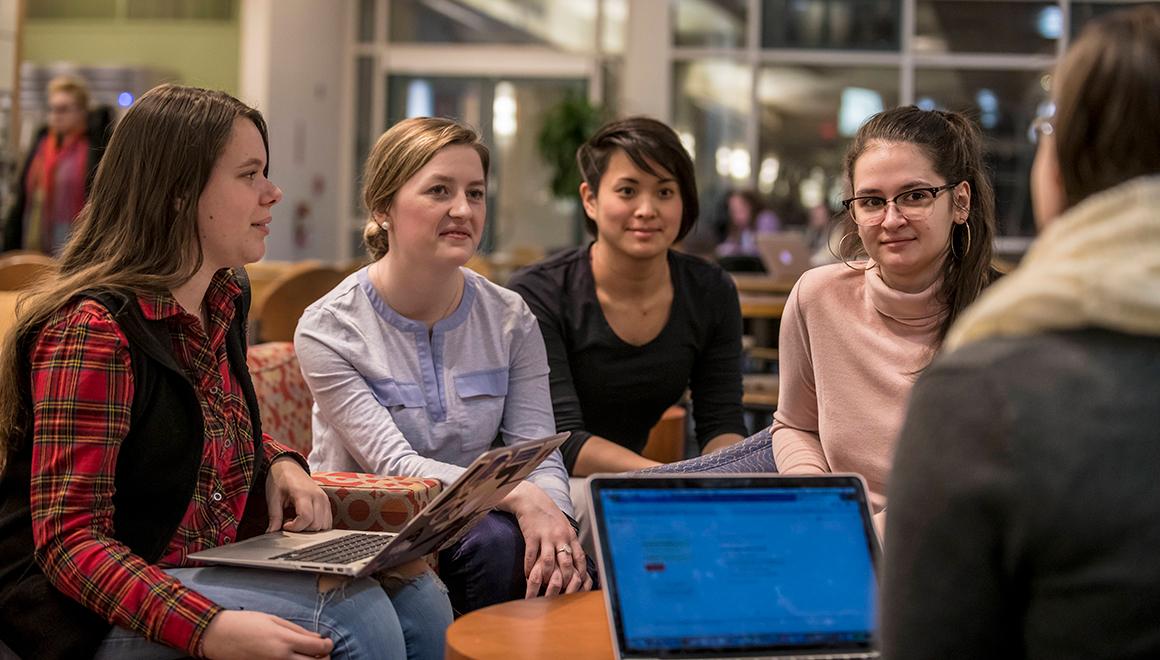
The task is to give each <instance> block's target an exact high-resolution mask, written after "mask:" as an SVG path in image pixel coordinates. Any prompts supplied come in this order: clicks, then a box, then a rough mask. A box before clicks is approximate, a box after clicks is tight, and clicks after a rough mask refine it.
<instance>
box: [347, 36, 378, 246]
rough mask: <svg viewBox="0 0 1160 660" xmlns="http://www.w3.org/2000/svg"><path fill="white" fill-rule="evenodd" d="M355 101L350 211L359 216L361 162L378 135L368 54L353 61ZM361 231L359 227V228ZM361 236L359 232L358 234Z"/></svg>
mask: <svg viewBox="0 0 1160 660" xmlns="http://www.w3.org/2000/svg"><path fill="white" fill-rule="evenodd" d="M354 75H355V86H354V88H355V101H354V169H353V170H352V171H353V172H354V177H355V185H354V190H352V194H353V195H354V199H352V200H351V207H350V208H351V212H352V213H353V214H354V215H355V216H358V217H361V216H362V215H363V213H365V212H366V209H364V208H363V201H362V170H363V163H365V162H366V159H367V156H368V155H370V152H371V142H372V141H373V140H377V139H378V137H379V136H377V135H372V134H371V131H373V130H374V128H373V127H372V126H371V112H372V109H371V105H372V99H371V94H372V93H373V90H374V75H375V60H374V58H373V57H370V56H368V55H362V56H360V57H359V58H358V61H357V62H355V74H354ZM360 231H361V229H360ZM360 236H361V234H360Z"/></svg>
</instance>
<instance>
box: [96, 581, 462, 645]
mask: <svg viewBox="0 0 1160 660" xmlns="http://www.w3.org/2000/svg"><path fill="white" fill-rule="evenodd" d="M165 572H166V573H169V574H170V575H172V576H174V577H176V578H177V579H179V580H181V582H182V584H184V585H185V586H187V587H189V588H190V589H193V590H194V591H196V592H198V593H200V594H202V595H203V596H205V597H206V598H209V599H210V600H212V601H214V602H215V603H217V604H218V605H221V606H222V607H225V608H227V609H234V610H254V611H258V612H265V613H267V614H273V615H274V616H279V617H282V618H283V619H286V620H287V621H291V622H293V623H296V624H298V625H300V626H302V627H303V628H306V629H307V630H313V631H316V632H318V633H321V634H322V635H323V636H324V637H328V638H330V639H332V640H333V641H334V650H333V651H332V652H331V655H330V657H331V658H335V659H336V660H337V659H338V658H348V659H350V660H356V659H361V658H367V659H376V658H398V659H402V658H404V657H405V658H407V659H408V660H435V659H437V658H442V657H443V645H444V636H445V634H446V630H447V626H449V625H451V606H450V604H449V603H448V601H447V595H446V593H445V592H444V590H443V587H442V585H441V584H440V583H439V581H438V578H436V577H435V576H434V575H433V574H432V573H430V572H427V573H424V574H422V575H420V576H419V577H417V578H415V579H413V580H408V581H405V582H402V583H401V584H399V585H398V586H397V587H396V586H392V587H391V594H390V596H389V597H388V596H387V592H385V591H384V590H383V587H382V586H381V585H380V584H379V583H378V582H376V581H375V580H372V579H370V578H363V579H360V580H352V581H350V582H348V583H346V584H345V585H344V586H341V587H336V588H335V589H333V590H331V591H329V592H326V593H319V591H318V577H317V576H314V575H310V574H307V573H290V572H283V571H265V570H257V569H252V568H229V567H222V566H215V567H208V568H172V569H167V570H166V571H165ZM183 657H186V654H185V653H183V652H181V651H178V650H176V649H172V648H169V647H167V646H163V645H161V644H157V643H154V642H150V641H149V640H147V639H145V638H144V637H141V636H140V635H138V634H137V633H135V632H132V631H130V630H127V629H125V628H121V627H116V628H114V629H113V630H112V631H111V632H110V633H109V636H108V637H106V638H105V641H104V643H103V644H102V645H101V648H100V649H99V650H98V651H97V654H96V656H95V658H96V660H112V659H113V658H116V659H118V660H120V659H121V658H128V659H133V660H138V659H144V660H165V659H168V658H183Z"/></svg>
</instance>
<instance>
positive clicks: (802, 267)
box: [757, 231, 810, 282]
mask: <svg viewBox="0 0 1160 660" xmlns="http://www.w3.org/2000/svg"><path fill="white" fill-rule="evenodd" d="M757 253H758V254H759V255H760V256H761V263H762V264H763V265H764V266H765V272H766V274H767V275H768V276H769V277H771V278H774V279H777V280H784V281H786V282H796V281H797V279H798V278H799V277H801V275H802V273H804V272H806V271H807V270H809V268H810V247H809V244H808V243H807V242H806V236H805V234H803V233H801V232H797V231H786V232H779V233H776V234H758V236H757Z"/></svg>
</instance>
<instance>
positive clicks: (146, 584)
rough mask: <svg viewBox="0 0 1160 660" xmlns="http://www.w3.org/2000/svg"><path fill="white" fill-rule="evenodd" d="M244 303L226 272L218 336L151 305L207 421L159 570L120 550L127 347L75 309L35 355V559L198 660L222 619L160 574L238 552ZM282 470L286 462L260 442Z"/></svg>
mask: <svg viewBox="0 0 1160 660" xmlns="http://www.w3.org/2000/svg"><path fill="white" fill-rule="evenodd" d="M240 292H241V289H240V288H239V287H238V284H237V282H236V281H235V280H234V278H233V275H231V274H230V273H229V271H228V270H222V271H219V272H218V273H217V274H216V275H215V276H214V278H213V281H212V282H211V284H210V287H209V290H208V291H207V292H206V296H205V304H206V309H207V311H208V317H209V326H208V328H209V332H208V336H207V333H206V332H204V331H203V330H202V327H201V321H200V320H199V319H198V317H196V316H194V315H191V314H189V313H187V312H185V311H184V310H183V309H182V308H181V306H180V305H178V303H177V301H176V300H174V298H173V296H172V295H170V294H168V293H165V294H160V295H142V296H139V297H138V302H139V304H140V306H141V310H142V312H143V313H144V316H145V318H146V319H164V320H165V322H166V323H167V324H168V326H169V331H170V333H171V334H172V337H173V353H174V357H175V358H176V361H177V363H178V364H179V365H181V366H182V367H183V368H184V369H185V371H186V373H187V374H188V375H189V377H190V379H191V380H192V382H193V383H194V387H195V389H196V391H197V399H198V403H199V404H200V406H201V410H202V414H203V418H204V420H205V447H204V451H203V454H202V463H201V467H200V469H199V471H198V476H197V486H196V488H195V491H194V496H193V499H192V500H191V501H190V502H189V508H188V509H186V512H185V515H184V517H183V518H182V521H181V524H180V525H179V526H178V529H177V532H176V534H175V535H174V536H173V538H172V540H171V541H170V542H169V545H168V547H167V549H166V551H165V553H164V555H163V556H162V557H161V560H160V561H158V562H157V564H148V563H146V562H145V560H144V559H142V558H141V557H139V556H137V555H134V554H132V553H131V552H130V551H129V548H128V547H126V546H125V545H123V544H121V543H120V542H119V541H117V540H116V539H115V538H113V490H114V471H115V470H116V466H117V452H118V451H119V450H120V447H121V442H122V440H123V439H124V437H125V435H126V433H127V432H128V431H129V420H130V410H131V408H132V404H133V370H132V368H131V366H130V364H129V350H128V345H127V339H126V337H125V335H124V333H123V332H122V331H121V329H120V327H119V326H118V325H117V323H116V321H115V320H114V319H113V317H112V315H111V314H110V313H109V312H108V310H106V309H105V308H104V307H103V306H101V305H100V304H99V303H97V302H94V301H92V300H84V301H81V302H78V303H74V304H71V305H68V306H66V307H65V308H64V309H62V310H61V311H60V312H59V313H58V314H57V315H56V316H55V317H53V318H52V319H51V320H50V321H49V322H48V323H47V324H46V326H45V328H44V330H43V331H42V332H41V333H40V335H39V337H38V338H37V341H36V343H35V345H34V347H33V349H32V355H31V357H32V399H33V415H34V424H33V450H32V494H31V507H32V531H33V538H34V539H35V543H36V558H37V561H38V563H39V564H40V566H41V567H42V569H43V570H44V573H45V575H46V576H47V577H48V579H49V580H50V581H51V582H52V583H53V584H54V585H55V586H56V587H57V588H58V589H60V590H61V591H62V592H63V593H65V594H67V595H68V596H70V597H72V598H74V599H76V600H77V601H79V602H80V603H82V604H83V605H85V606H86V607H88V608H89V609H91V610H93V611H94V612H96V613H98V614H100V615H101V616H103V617H105V618H106V619H108V620H110V621H112V622H113V623H115V624H117V625H120V626H124V627H125V628H128V629H130V630H133V631H135V632H137V633H140V634H141V635H143V636H145V637H147V638H149V639H151V640H154V641H157V642H161V643H163V644H167V645H169V646H173V647H176V648H178V649H182V650H184V651H186V652H188V653H191V654H194V655H197V653H198V649H199V648H200V644H201V638H202V635H203V633H204V632H205V629H206V627H207V626H208V625H209V622H210V619H212V618H213V617H214V615H216V614H217V613H218V612H219V611H220V610H221V608H220V607H219V606H217V605H216V604H214V603H213V602H211V601H210V600H209V599H207V598H205V597H204V596H202V595H201V594H198V593H196V592H194V591H191V590H189V589H187V588H185V587H184V586H182V584H181V583H180V582H179V581H178V580H176V579H174V578H173V577H170V576H169V575H168V574H166V573H165V572H164V571H162V568H169V567H178V566H184V565H186V564H187V560H186V557H187V556H188V555H189V553H192V552H197V551H198V550H202V549H204V548H210V547H213V546H218V545H221V544H223V543H229V542H230V541H231V540H233V539H234V537H235V535H236V533H237V527H238V523H239V521H240V520H241V517H242V512H243V511H244V510H245V507H246V498H247V495H248V493H249V490H250V484H251V481H252V479H253V472H254V459H255V456H254V455H253V453H252V451H250V448H251V447H252V446H253V442H252V437H253V433H252V430H251V429H252V426H251V425H250V414H249V409H248V408H247V406H246V403H245V399H244V398H243V396H242V391H241V387H240V385H239V383H238V382H237V381H236V379H235V378H234V377H233V376H232V374H231V373H230V368H229V362H228V360H227V357H226V341H225V339H226V334H227V332H228V331H229V327H230V323H231V322H232V321H233V317H234V312H235V307H234V299H235V297H236V296H238V295H239V294H240ZM263 447H264V450H265V453H266V456H267V457H268V458H269V459H270V460H273V459H274V458H276V457H278V456H280V455H282V454H291V455H293V452H290V451H289V450H287V449H285V448H284V447H282V446H280V445H278V444H276V443H274V442H273V441H272V440H270V438H269V437H268V436H267V437H263Z"/></svg>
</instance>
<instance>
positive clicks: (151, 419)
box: [0, 284, 269, 658]
mask: <svg viewBox="0 0 1160 660" xmlns="http://www.w3.org/2000/svg"><path fill="white" fill-rule="evenodd" d="M88 297H91V298H93V299H94V300H96V301H98V302H100V303H101V304H102V305H104V306H105V307H106V308H107V309H109V310H110V312H112V314H113V316H114V318H116V320H117V323H118V324H119V325H120V327H121V330H122V331H123V332H124V333H125V335H126V337H127V338H128V345H129V354H130V362H131V364H132V367H133V383H134V397H133V406H132V412H131V421H130V427H129V428H130V430H129V433H128V434H127V435H126V437H125V439H124V442H123V445H122V448H121V451H120V453H119V457H118V459H117V473H116V475H115V485H116V494H115V496H114V498H113V503H114V510H115V513H114V527H115V529H116V536H117V540H119V541H121V542H122V543H124V544H125V545H127V546H128V547H129V548H130V549H131V550H132V551H133V552H134V553H135V554H137V555H139V556H141V557H142V558H143V559H145V561H147V562H150V563H154V562H156V561H157V560H158V559H159V558H160V557H161V555H162V554H163V553H164V551H165V548H166V547H167V545H168V544H169V541H170V539H171V538H172V537H173V533H174V532H175V531H176V529H177V527H178V525H179V524H180V522H181V518H182V516H183V515H184V513H185V510H186V508H187V507H188V505H189V501H190V499H191V498H192V497H193V489H194V487H195V485H196V482H197V472H198V468H199V466H200V465H201V456H202V448H203V444H204V438H205V434H204V428H203V423H204V420H203V418H202V414H201V409H200V406H199V405H198V402H197V397H196V394H195V390H194V386H193V384H192V383H191V382H190V381H189V379H188V377H187V376H186V375H185V372H184V371H183V370H182V369H181V367H180V366H179V365H178V364H177V362H176V361H175V360H174V358H173V355H172V349H171V348H170V346H171V344H170V338H169V333H168V329H167V327H166V326H165V322H164V321H149V320H146V319H145V317H144V315H143V314H142V313H141V309H140V307H139V306H138V305H137V302H136V300H129V299H127V298H124V297H121V296H117V295H114V294H110V293H94V294H91V295H89V296H88ZM236 304H237V308H238V309H237V313H236V314H235V316H234V322H233V325H232V326H231V327H230V331H229V334H228V335H227V339H226V350H227V354H228V358H229V363H230V367H231V369H232V370H233V372H234V377H235V378H237V380H238V383H239V384H240V386H241V388H242V391H243V394H244V397H245V400H246V403H247V404H248V406H249V409H250V419H251V421H252V424H253V437H254V451H255V452H256V459H255V470H254V482H253V486H252V487H251V490H250V494H249V499H248V500H247V505H246V511H245V514H244V516H243V520H242V524H241V526H240V528H239V532H238V536H239V538H244V537H246V536H252V535H254V534H256V533H260V532H261V531H263V527H264V524H265V522H266V511H265V496H264V493H263V488H264V486H265V481H266V478H265V474H266V472H267V471H268V469H269V465H268V463H267V462H266V459H265V454H264V452H263V451H262V428H261V417H260V415H259V411H258V401H257V396H256V395H255V393H254V387H253V383H252V382H251V381H250V376H249V372H248V371H247V368H246V336H245V319H246V313H247V311H248V307H249V288H248V286H246V285H245V284H243V293H242V295H241V296H239V297H238V301H237V303H236ZM35 336H36V333H29V334H28V336H27V337H25V339H24V342H23V346H22V348H21V350H23V351H24V352H27V351H28V350H29V349H30V348H31V343H32V341H33V340H34V339H35ZM24 366H25V368H26V369H27V367H28V365H27V364H25V365H24ZM24 382H28V379H27V378H25V380H24ZM22 396H26V397H31V394H30V392H29V391H27V390H25V391H24V392H23V393H22ZM30 427H31V425H29V428H30ZM159 440H164V442H159ZM31 459H32V443H31V442H29V441H28V438H25V439H24V441H23V442H21V443H19V446H18V448H17V449H16V450H15V451H14V452H13V454H12V455H11V456H10V457H9V462H8V467H7V469H6V471H5V474H4V475H3V477H2V478H0V610H2V611H3V613H4V614H3V617H0V639H3V641H4V642H5V643H6V644H7V645H8V646H10V647H11V648H12V649H13V650H14V651H15V652H16V653H19V654H20V655H22V656H24V657H26V658H80V657H90V656H92V655H93V653H95V652H96V649H97V648H98V647H99V646H100V644H101V643H102V642H103V640H104V638H105V637H106V636H107V635H108V633H109V630H110V629H111V627H112V626H111V624H110V623H109V622H107V621H104V620H103V619H102V618H100V617H99V616H98V615H97V614H95V613H94V612H92V611H90V610H89V609H87V608H85V607H84V606H82V605H80V604H79V603H77V602H76V601H74V600H72V599H71V598H69V597H68V596H65V595H64V594H62V593H60V592H59V591H57V590H56V588H55V587H53V586H52V584H51V583H49V581H48V578H46V577H45V576H44V574H43V573H42V572H41V569H40V566H39V565H37V563H36V562H35V560H34V559H33V550H34V545H33V539H32V518H31V512H30V506H29V497H30V491H31V485H30V480H31ZM159 475H160V476H161V478H158V477H159Z"/></svg>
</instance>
